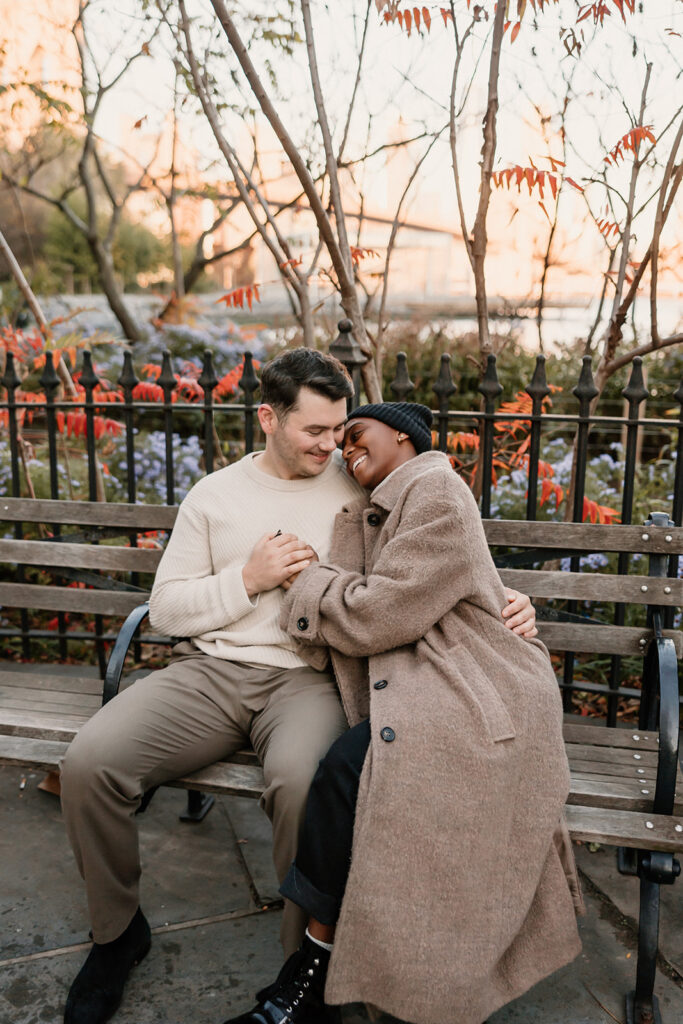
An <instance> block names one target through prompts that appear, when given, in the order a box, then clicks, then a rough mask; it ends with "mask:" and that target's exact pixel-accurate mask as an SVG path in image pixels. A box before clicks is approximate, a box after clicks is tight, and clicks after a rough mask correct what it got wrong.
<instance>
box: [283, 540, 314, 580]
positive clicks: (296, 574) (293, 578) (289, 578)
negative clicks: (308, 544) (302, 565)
mask: <svg viewBox="0 0 683 1024" xmlns="http://www.w3.org/2000/svg"><path fill="white" fill-rule="evenodd" d="M311 550H312V549H311ZM319 561H320V559H319V558H318V554H317V552H316V551H313V555H312V557H311V562H319ZM309 564H310V563H309ZM301 571H302V570H301V569H300V570H299V572H301ZM299 572H295V573H292V575H291V576H288V577H287V579H286V580H283V581H282V589H283V590H289V588H290V587H291V585H292V583H293V582H294V580H295V579H296V578H297V576H298V575H299Z"/></svg>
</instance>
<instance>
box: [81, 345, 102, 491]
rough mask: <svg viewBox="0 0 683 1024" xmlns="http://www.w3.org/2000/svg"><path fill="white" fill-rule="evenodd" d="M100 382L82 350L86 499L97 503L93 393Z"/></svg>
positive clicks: (90, 358) (87, 353) (88, 357)
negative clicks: (86, 454)
mask: <svg viewBox="0 0 683 1024" xmlns="http://www.w3.org/2000/svg"><path fill="white" fill-rule="evenodd" d="M99 382H100V378H99V377H98V376H97V374H96V373H95V370H94V369H93V365H92V352H89V351H88V350H87V349H84V350H83V369H82V370H81V384H82V385H83V388H84V390H85V446H86V450H87V453H88V497H89V499H90V501H97V451H96V449H95V406H94V403H93V392H94V390H95V388H96V387H97V385H98V384H99Z"/></svg>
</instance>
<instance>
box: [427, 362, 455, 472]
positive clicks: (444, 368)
mask: <svg viewBox="0 0 683 1024" xmlns="http://www.w3.org/2000/svg"><path fill="white" fill-rule="evenodd" d="M457 390H458V389H457V387H456V385H455V381H454V380H453V375H452V374H451V357H450V356H449V354H448V353H447V352H444V353H443V355H442V356H441V365H440V366H439V376H438V377H437V378H436V380H435V381H434V384H433V385H432V391H433V392H434V394H435V395H436V397H437V398H438V400H439V412H438V414H437V421H438V427H439V441H438V444H439V451H440V452H445V451H446V447H447V444H448V399H449V398H450V396H451V395H452V394H453V393H454V392H456V391H457Z"/></svg>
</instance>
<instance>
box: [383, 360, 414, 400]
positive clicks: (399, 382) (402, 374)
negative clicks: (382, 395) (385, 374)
mask: <svg viewBox="0 0 683 1024" xmlns="http://www.w3.org/2000/svg"><path fill="white" fill-rule="evenodd" d="M389 387H390V388H391V390H392V391H393V393H394V395H395V396H396V398H397V400H398V401H399V402H405V400H406V397H407V396H408V395H409V394H410V393H411V392H412V391H414V390H415V385H414V384H413V382H412V380H411V379H410V374H409V373H408V363H407V359H406V354H405V352H399V353H398V354H397V355H396V376H395V377H394V379H393V380H392V382H391V384H390V385H389Z"/></svg>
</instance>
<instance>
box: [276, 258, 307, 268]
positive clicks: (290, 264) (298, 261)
mask: <svg viewBox="0 0 683 1024" xmlns="http://www.w3.org/2000/svg"><path fill="white" fill-rule="evenodd" d="M303 261H304V258H303V256H299V258H298V259H294V258H292V259H291V260H285V261H284V263H281V264H280V270H286V268H287V267H300V266H301V264H302V263H303Z"/></svg>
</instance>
